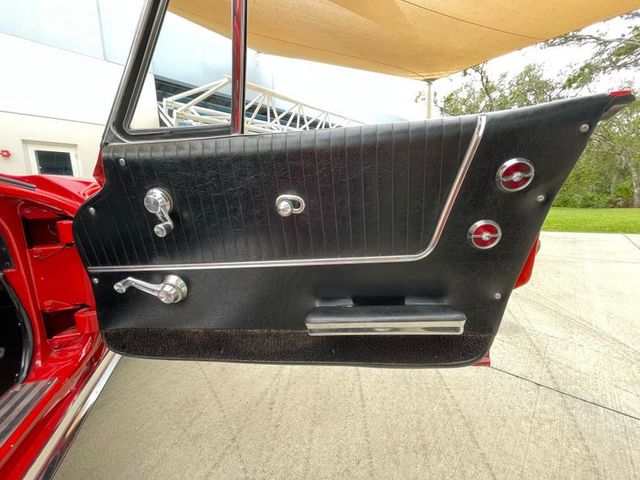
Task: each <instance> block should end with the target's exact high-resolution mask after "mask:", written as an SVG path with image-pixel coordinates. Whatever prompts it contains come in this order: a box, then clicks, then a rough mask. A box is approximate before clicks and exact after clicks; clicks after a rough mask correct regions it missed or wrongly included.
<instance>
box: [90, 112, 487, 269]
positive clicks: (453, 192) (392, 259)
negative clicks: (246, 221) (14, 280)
mask: <svg viewBox="0 0 640 480" xmlns="http://www.w3.org/2000/svg"><path fill="white" fill-rule="evenodd" d="M486 124H487V117H486V116H485V115H479V116H478V120H477V122H476V128H475V131H474V132H473V135H472V136H471V140H470V141H469V145H468V146H467V150H466V152H465V154H464V157H463V158H462V163H461V165H460V168H459V169H458V172H457V174H456V176H455V178H454V180H453V184H452V185H451V189H450V190H449V193H448V195H447V198H446V200H445V203H444V206H443V207H442V211H441V212H440V216H439V217H438V221H437V222H436V227H435V229H434V232H433V235H432V236H431V239H430V240H429V244H428V245H427V247H426V248H425V249H424V250H423V251H422V252H419V253H416V254H410V255H381V256H379V257H336V258H306V259H300V260H266V261H258V262H219V263H181V264H163V265H129V266H109V267H88V269H87V270H88V271H89V272H90V273H101V272H139V271H145V272H157V271H166V270H173V271H176V270H215V269H227V268H267V267H269V268H270V267H298V266H313V265H353V264H365V263H396V262H415V261H418V260H422V259H424V258H426V257H427V256H428V255H430V254H431V253H432V252H433V251H434V250H435V249H436V246H437V245H438V242H439V241H440V237H441V236H442V233H443V232H444V228H445V226H446V224H447V220H448V219H449V215H450V214H451V210H453V206H454V204H455V202H456V199H457V198H458V193H459V192H460V189H461V188H462V184H463V183H464V179H465V177H466V175H467V172H468V171H469V167H470V166H471V162H472V161H473V157H474V156H475V154H476V151H477V150H478V147H479V146H480V142H481V141H482V136H483V134H484V131H485V127H486Z"/></svg>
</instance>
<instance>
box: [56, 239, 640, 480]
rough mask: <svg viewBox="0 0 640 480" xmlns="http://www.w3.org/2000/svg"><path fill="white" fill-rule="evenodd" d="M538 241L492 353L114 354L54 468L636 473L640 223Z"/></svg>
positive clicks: (219, 472) (95, 472)
mask: <svg viewBox="0 0 640 480" xmlns="http://www.w3.org/2000/svg"><path fill="white" fill-rule="evenodd" d="M542 242H543V243H542V250H541V251H540V254H539V257H538V263H537V266H536V270H535V271H534V277H533V279H532V281H531V283H530V284H529V285H527V286H525V287H523V288H521V289H519V290H516V291H515V292H514V294H513V295H512V297H511V299H510V301H509V306H508V309H507V314H506V316H505V319H504V321H503V324H502V327H501V330H500V333H499V334H498V337H497V340H496V342H495V344H494V347H493V349H492V354H491V357H492V367H490V368H482V367H469V368H464V369H454V370H385V369H370V368H346V367H308V366H263V365H237V364H222V363H218V364H217V363H200V362H199V363H187V362H168V361H152V360H134V359H127V358H123V359H122V360H121V362H120V364H119V365H118V367H117V370H116V371H115V373H114V374H113V376H112V377H111V379H110V380H109V383H108V384H107V387H106V388H105V390H104V391H103V393H102V395H101V397H100V398H99V399H98V401H97V403H96V405H95V407H94V409H93V411H92V413H91V415H90V417H89V418H88V419H87V421H86V423H85V425H84V426H83V427H82V430H81V431H80V433H79V435H78V437H77V438H76V440H75V443H74V445H73V446H72V448H71V450H70V451H69V453H68V455H67V457H66V459H65V460H64V463H63V464H62V466H61V468H60V469H59V471H58V474H57V476H56V479H57V480H63V479H87V478H92V479H103V478H104V479H156V478H163V479H164V478H189V479H199V478H207V479H209V478H214V479H215V478H222V479H231V478H250V479H289V478H291V479H294V478H296V479H297V478H313V479H321V478H327V479H329V478H330V479H335V478H348V479H357V478H362V479H367V480H371V479H374V478H401V479H406V478H438V479H440V478H474V479H477V478H480V479H484V478H509V479H512V478H535V479H540V478H576V479H578V478H579V479H585V478H615V479H624V478H629V479H631V478H639V477H640V456H639V455H638V452H640V319H639V318H638V317H639V313H638V312H640V235H614V234H567V233H546V234H544V235H543V237H542Z"/></svg>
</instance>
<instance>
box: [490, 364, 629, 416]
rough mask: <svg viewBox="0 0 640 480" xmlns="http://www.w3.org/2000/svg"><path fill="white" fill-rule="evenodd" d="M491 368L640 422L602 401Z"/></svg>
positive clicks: (500, 369)
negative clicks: (595, 400)
mask: <svg viewBox="0 0 640 480" xmlns="http://www.w3.org/2000/svg"><path fill="white" fill-rule="evenodd" d="M489 368H491V369H492V370H496V371H498V372H501V373H504V374H506V375H510V376H512V377H514V378H517V379H520V380H524V381H525V382H529V383H532V384H534V385H537V386H538V387H542V388H546V389H547V390H551V391H552V392H556V393H559V394H560V395H565V396H567V397H570V398H573V399H574V400H579V401H581V402H584V403H588V404H590V405H593V406H595V407H600V408H603V409H604V410H608V411H610V412H612V413H617V414H618V415H623V416H625V417H628V418H631V419H633V420H636V421H639V422H640V417H636V416H635V415H631V414H630V413H626V412H622V411H620V410H616V409H615V408H611V407H607V406H606V405H603V404H601V403H598V402H594V401H591V400H587V399H586V398H582V397H578V396H577V395H573V394H571V393H569V392H563V391H562V390H558V389H557V388H554V387H551V386H549V385H545V384H544V383H540V382H536V381H535V380H531V379H530V378H526V377H523V376H521V375H518V374H517V373H512V372H509V371H507V370H503V369H502V368H498V367H494V366H493V365H491V366H490V367H489Z"/></svg>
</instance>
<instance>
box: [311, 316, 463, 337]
mask: <svg viewBox="0 0 640 480" xmlns="http://www.w3.org/2000/svg"><path fill="white" fill-rule="evenodd" d="M464 323H465V320H464V319H463V320H441V321H433V320H430V321H422V320H418V321H407V322H332V323H306V325H307V331H308V332H309V335H311V336H330V335H461V334H462V332H463V331H464Z"/></svg>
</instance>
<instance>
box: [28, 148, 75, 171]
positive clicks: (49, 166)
mask: <svg viewBox="0 0 640 480" xmlns="http://www.w3.org/2000/svg"><path fill="white" fill-rule="evenodd" d="M27 154H28V157H29V162H30V164H31V173H34V174H41V175H69V176H75V177H77V176H79V175H80V170H79V168H78V155H77V147H76V146H75V145H73V146H70V145H56V144H37V143H28V144H27Z"/></svg>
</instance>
